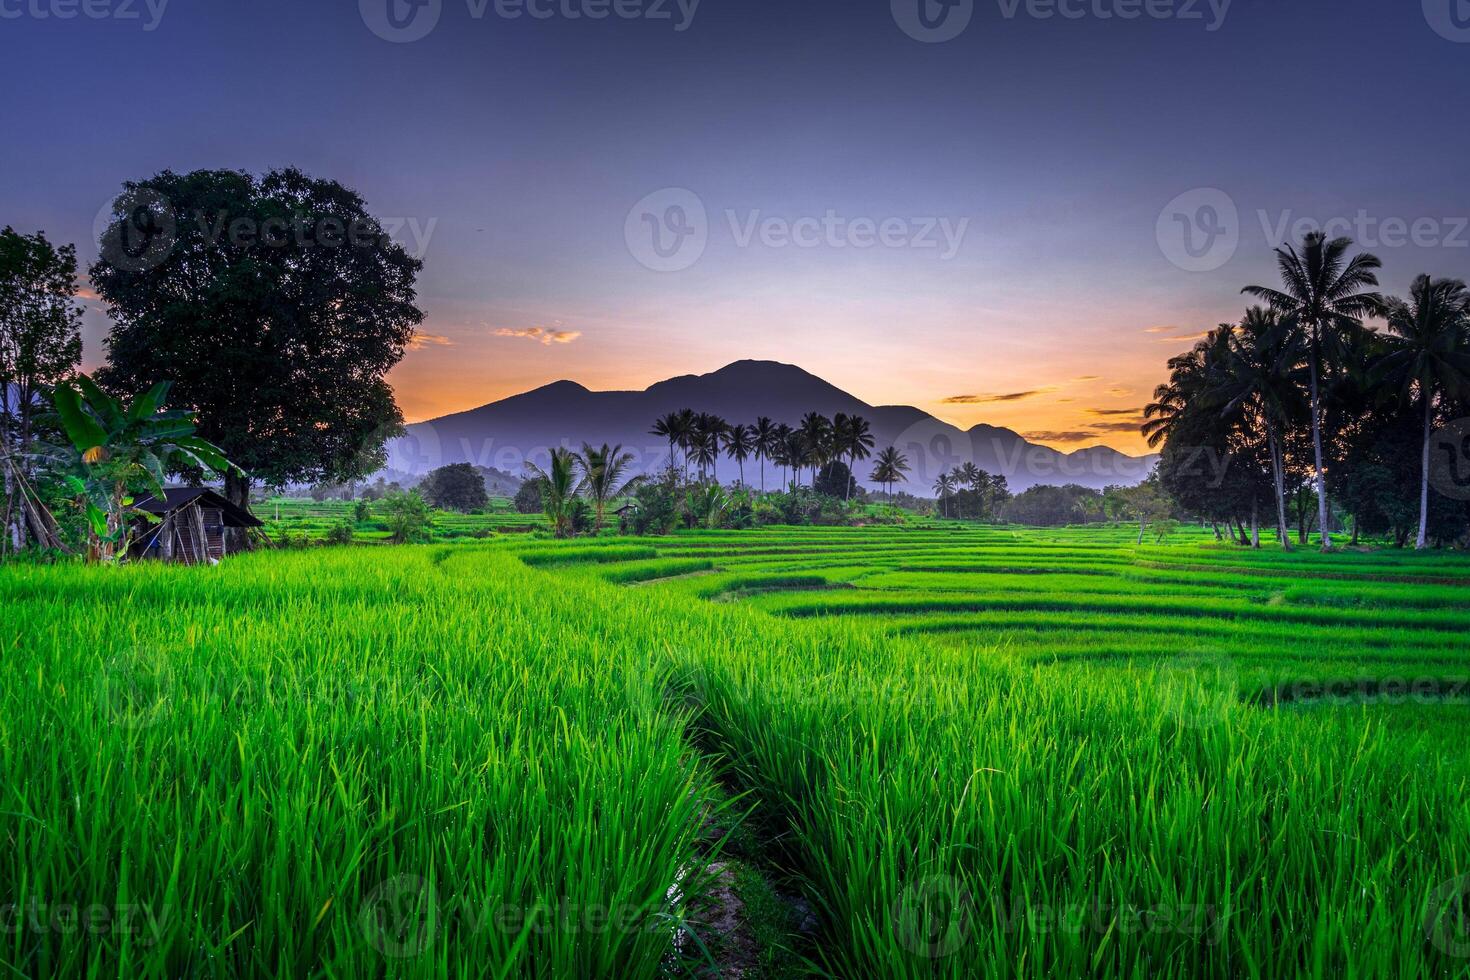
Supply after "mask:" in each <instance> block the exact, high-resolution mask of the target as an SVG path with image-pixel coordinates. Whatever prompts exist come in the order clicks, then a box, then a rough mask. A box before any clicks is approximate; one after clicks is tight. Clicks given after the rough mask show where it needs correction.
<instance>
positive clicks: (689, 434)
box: [674, 408, 697, 483]
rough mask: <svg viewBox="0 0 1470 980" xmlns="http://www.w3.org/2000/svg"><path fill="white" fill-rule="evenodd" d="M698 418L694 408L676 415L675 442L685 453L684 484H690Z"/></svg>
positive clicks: (685, 409) (680, 411) (683, 409)
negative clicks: (690, 451) (690, 465)
mask: <svg viewBox="0 0 1470 980" xmlns="http://www.w3.org/2000/svg"><path fill="white" fill-rule="evenodd" d="M696 418H697V416H696V415H695V414H694V409H692V408H681V409H680V410H679V411H678V412H676V413H675V418H674V442H675V444H676V445H678V447H679V448H680V449H681V450H682V451H683V453H684V482H685V483H688V482H689V449H690V447H691V446H692V445H693V441H694V427H695V420H696Z"/></svg>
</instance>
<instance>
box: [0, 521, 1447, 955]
mask: <svg viewBox="0 0 1470 980" xmlns="http://www.w3.org/2000/svg"><path fill="white" fill-rule="evenodd" d="M1135 538H1136V531H1134V530H1130V529H1127V528H1116V529H1112V528H1088V529H1080V528H1079V529H1063V530H1055V531H1040V530H1026V529H1012V528H988V527H972V526H960V525H952V526H946V525H936V526H932V527H882V528H878V527H867V528H772V529H765V530H759V531H748V532H717V531H708V532H693V533H688V534H679V535H675V536H671V537H668V538H649V539H627V538H603V539H595V540H585V539H584V540H575V541H568V542H560V541H553V540H546V539H533V538H528V537H525V536H514V537H504V538H497V539H495V540H492V541H487V542H483V543H475V542H466V543H461V544H453V545H430V546H421V547H411V548H391V549H387V548H328V549H313V550H312V551H310V552H287V553H280V552H277V553H260V554H254V555H250V556H247V557H244V558H240V559H232V560H230V561H228V562H226V563H225V564H224V565H221V566H219V567H217V568H175V567H159V566H140V567H133V568H124V569H103V568H83V567H72V566H61V567H12V568H7V569H4V570H0V591H3V594H4V599H5V602H4V607H3V609H4V611H3V613H0V619H3V622H4V626H5V630H4V634H3V635H4V639H5V642H6V648H5V658H6V662H7V666H8V670H7V671H6V672H5V675H4V681H3V684H0V787H3V792H4V794H5V799H4V802H3V803H0V835H3V837H4V839H5V841H6V844H7V846H6V848H5V849H4V850H3V851H0V881H3V882H5V883H7V886H8V888H9V890H10V892H11V895H10V896H9V897H7V898H3V899H0V961H3V962H4V963H5V964H6V965H7V966H8V967H10V968H11V970H12V971H13V972H16V973H19V974H24V975H37V974H47V973H67V974H72V975H75V974H84V973H93V974H98V975H103V974H105V975H115V974H124V975H151V976H179V975H243V974H256V973H270V974H274V975H292V976H296V975H314V976H450V975H455V976H458V975H487V976H496V977H519V976H527V977H530V976H535V977H603V976H606V977H663V976H685V975H694V976H710V975H714V974H715V972H716V971H717V970H723V971H724V975H727V976H728V975H734V969H733V968H731V967H729V966H728V964H729V962H730V959H729V957H730V949H729V947H730V946H731V945H732V942H731V937H730V936H729V935H727V934H726V932H725V931H723V930H722V929H720V928H716V926H715V923H716V922H717V920H720V919H721V918H728V917H729V916H728V915H726V913H728V912H729V907H728V905H725V906H721V905H720V903H719V902H718V901H716V899H715V896H717V895H719V894H722V893H723V892H726V891H729V890H730V889H729V888H727V887H725V886H724V885H722V883H721V881H722V879H721V877H720V873H719V872H720V869H721V868H728V867H731V866H737V867H738V868H739V869H740V872H741V873H740V874H739V875H736V876H735V878H734V880H735V881H736V887H735V889H734V890H735V891H736V892H737V893H738V894H739V896H740V897H741V898H742V899H743V904H744V906H745V907H746V909H747V911H748V912H749V911H750V910H753V909H756V908H758V907H759V908H766V907H769V908H768V914H767V915H766V916H765V917H764V918H763V919H762V921H761V922H759V923H756V925H757V926H759V928H753V929H751V930H747V931H748V932H750V933H751V934H752V935H757V936H759V937H761V938H760V939H759V940H758V944H759V946H760V947H761V949H760V953H761V955H759V956H752V957H749V964H748V965H744V966H742V967H741V970H742V971H743V972H742V973H741V975H743V976H747V977H757V976H778V975H780V976H786V975H794V974H810V975H817V976H832V977H840V978H844V980H847V978H864V977H874V978H877V977H884V978H887V977H898V978H907V977H955V978H960V977H1003V978H1012V977H1014V978H1024V977H1140V978H1141V977H1150V978H1154V977H1181V978H1182V977H1221V978H1225V977H1260V978H1278V977H1318V978H1328V977H1331V978H1344V977H1353V978H1355V977H1459V976H1470V932H1467V930H1466V929H1465V925H1464V924H1465V919H1464V915H1465V913H1466V912H1470V794H1467V788H1470V755H1467V752H1466V748H1465V738H1464V732H1465V730H1466V724H1467V722H1470V649H1467V643H1466V639H1465V637H1466V632H1467V631H1466V626H1467V625H1470V609H1467V596H1470V589H1467V586H1470V561H1467V560H1466V559H1465V558H1464V557H1463V556H1461V555H1453V554H1413V553H1407V552H1397V551H1372V552H1369V551H1364V552H1346V553H1337V554H1333V555H1329V556H1322V555H1318V554H1316V553H1314V552H1311V551H1309V550H1306V549H1302V550H1299V551H1296V552H1294V553H1291V554H1283V553H1281V552H1280V551H1279V550H1274V549H1266V550H1262V551H1260V552H1255V551H1251V550H1249V549H1242V548H1238V547H1235V546H1231V545H1228V544H1219V543H1216V542H1215V541H1214V540H1213V538H1212V536H1209V535H1207V534H1204V533H1198V534H1196V533H1193V532H1181V533H1179V534H1176V535H1175V536H1174V537H1173V538H1171V539H1170V541H1169V542H1168V543H1166V544H1163V545H1153V544H1144V545H1142V546H1138V545H1136V544H1135ZM750 879H754V881H755V882H757V883H759V882H765V883H768V884H769V889H768V890H767V891H761V889H760V888H758V887H757V886H756V885H754V884H750V883H749V881H750ZM742 881H744V882H746V884H745V885H741V884H740V882H742ZM772 895H775V896H779V897H777V898H775V899H774V900H773V899H772V898H771V896H772ZM772 908H773V909H776V910H777V911H775V912H770V911H769V909H772ZM795 908H799V909H803V910H809V914H806V913H803V914H802V915H791V916H786V915H784V914H783V913H782V912H781V910H782V909H795ZM7 909H9V912H8V917H7V911H6V910H7ZM68 909H69V910H70V911H69V912H68V911H66V910H68ZM803 918H804V919H806V920H808V921H806V922H805V923H802V924H799V922H798V920H801V919H803Z"/></svg>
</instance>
